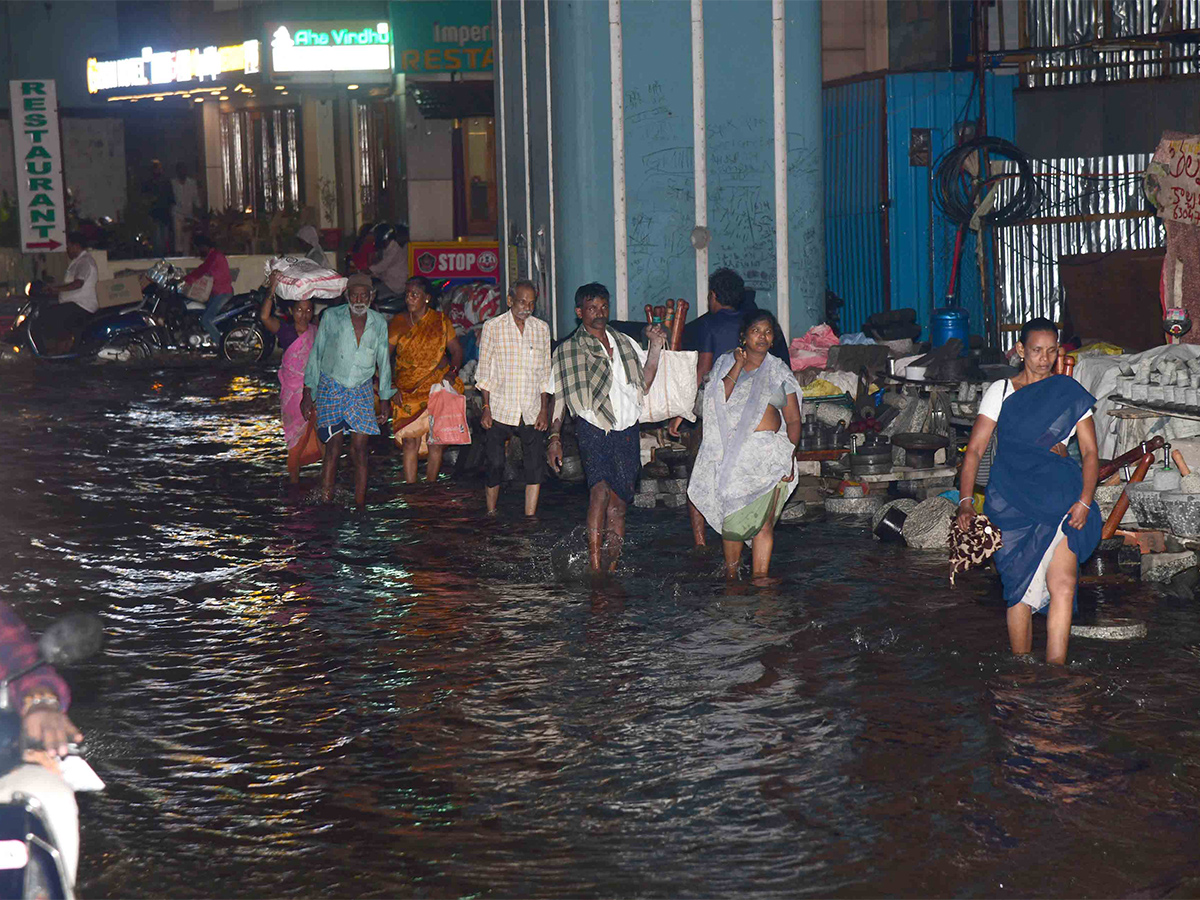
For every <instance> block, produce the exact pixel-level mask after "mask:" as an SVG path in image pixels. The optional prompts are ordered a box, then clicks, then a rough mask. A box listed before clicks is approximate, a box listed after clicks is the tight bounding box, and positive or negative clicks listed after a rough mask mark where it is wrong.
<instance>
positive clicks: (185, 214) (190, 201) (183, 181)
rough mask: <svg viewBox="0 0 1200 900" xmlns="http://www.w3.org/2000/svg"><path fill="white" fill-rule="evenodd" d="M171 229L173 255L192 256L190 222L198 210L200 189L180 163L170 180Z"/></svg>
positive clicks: (184, 166)
mask: <svg viewBox="0 0 1200 900" xmlns="http://www.w3.org/2000/svg"><path fill="white" fill-rule="evenodd" d="M171 196H172V198H173V199H174V203H172V205H171V227H172V230H173V231H174V233H175V253H176V254H178V255H179V256H191V255H192V222H193V221H194V220H195V218H196V210H197V209H199V208H200V188H199V187H198V186H197V185H196V179H195V178H192V177H191V176H190V175H188V173H187V166H186V165H185V164H184V163H180V164H179V165H177V166H176V167H175V177H174V178H172V179H171Z"/></svg>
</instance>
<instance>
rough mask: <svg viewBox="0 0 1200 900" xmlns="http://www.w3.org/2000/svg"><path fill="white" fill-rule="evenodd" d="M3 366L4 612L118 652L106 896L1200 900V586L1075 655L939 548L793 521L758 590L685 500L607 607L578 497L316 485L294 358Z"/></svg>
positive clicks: (377, 460)
mask: <svg viewBox="0 0 1200 900" xmlns="http://www.w3.org/2000/svg"><path fill="white" fill-rule="evenodd" d="M35 375H36V377H35ZM0 378H2V379H3V385H4V394H5V399H4V403H3V406H2V407H0V458H2V459H3V460H4V465H3V467H0V485H2V487H3V497H4V506H3V509H4V512H3V517H4V526H5V527H4V528H3V531H2V532H0V560H3V561H2V562H0V588H2V589H3V596H4V598H5V599H6V600H8V601H9V602H12V603H13V604H14V605H15V606H16V608H17V609H18V611H19V612H20V613H21V614H22V615H24V616H25V618H26V620H27V621H29V622H30V624H31V626H32V627H34V628H37V629H40V628H42V627H44V626H45V624H46V623H47V622H48V621H50V620H51V619H52V618H53V617H54V616H55V615H57V614H59V613H60V612H61V611H63V610H66V609H76V608H86V609H88V610H92V611H95V612H98V613H99V614H101V615H102V616H103V617H104V620H105V624H106V629H107V632H108V635H109V640H108V645H107V648H106V651H105V653H104V654H103V655H102V656H101V657H99V658H98V659H97V660H96V661H94V662H91V663H89V664H87V665H85V666H82V667H80V668H77V669H74V670H70V671H68V672H67V673H66V677H67V679H68V681H69V682H70V683H71V685H72V687H73V689H74V691H75V703H74V706H73V711H72V716H73V718H74V719H75V721H76V723H77V724H78V725H79V726H80V727H81V728H82V729H83V730H84V732H85V734H86V735H87V740H88V744H89V745H90V757H89V758H90V761H91V762H92V764H93V766H94V767H95V768H96V770H97V772H98V773H99V774H100V776H101V777H102V778H103V779H104V780H105V781H106V782H107V783H108V790H107V792H105V793H103V794H100V795H92V796H84V797H82V798H81V819H82V823H83V857H82V861H81V863H80V892H81V894H82V895H84V896H87V897H144V896H164V897H190V896H196V895H206V896H227V897H250V896H260V895H266V896H324V897H334V896H338V897H345V896H378V897H388V896H401V895H408V896H413V895H415V896H422V897H463V896H480V895H483V896H495V897H510V896H530V897H558V896H588V897H598V896H641V897H670V896H679V895H689V896H729V895H735V894H736V895H751V896H796V895H815V896H830V895H832V896H852V897H857V896H877V895H885V894H886V895H893V896H906V897H909V896H911V897H916V896H922V897H924V896H948V895H954V896H961V897H974V896H985V897H991V896H1014V897H1015V896H1038V897H1043V896H1079V897H1118V896H1141V897H1192V896H1197V895H1200V806H1198V802H1197V801H1198V799H1200V704H1198V702H1197V698H1198V696H1200V601H1197V600H1193V599H1189V600H1180V599H1173V598H1171V597H1169V596H1166V595H1164V594H1162V593H1160V592H1158V591H1157V590H1155V589H1151V588H1144V587H1142V586H1140V585H1138V584H1122V585H1117V586H1109V587H1104V588H1099V587H1096V586H1094V585H1089V586H1087V587H1085V588H1084V589H1083V591H1082V594H1081V605H1082V607H1083V609H1084V611H1085V613H1086V612H1089V611H1094V610H1095V609H1096V607H1097V606H1099V608H1100V609H1101V610H1102V611H1104V612H1105V613H1106V614H1113V615H1120V616H1131V617H1134V618H1138V619H1141V620H1143V621H1145V622H1146V623H1147V625H1148V627H1149V633H1150V638H1149V639H1148V640H1143V641H1138V642H1133V643H1102V642H1096V641H1084V640H1079V639H1076V640H1074V641H1073V642H1072V646H1071V659H1072V664H1071V665H1070V667H1069V668H1067V669H1064V670H1054V669H1049V668H1047V667H1045V666H1044V665H1042V664H1041V663H1040V662H1036V663H1031V662H1020V661H1016V660H1013V659H1012V658H1011V657H1010V656H1009V655H1008V653H1007V642H1006V637H1005V627H1004V614H1003V602H1002V600H1001V598H1000V595H999V590H998V587H996V586H995V584H994V582H993V577H992V576H990V575H979V574H972V575H970V576H968V577H965V578H963V579H961V580H960V587H959V588H958V589H956V590H955V589H951V588H950V587H949V586H948V583H947V575H948V567H947V565H946V562H945V556H944V554H941V553H934V554H920V553H916V552H913V551H909V550H906V549H904V548H902V547H895V546H891V545H889V546H884V545H880V544H879V543H877V542H875V541H873V540H872V539H871V538H870V536H869V535H868V534H867V532H866V530H865V529H863V528H855V527H850V526H844V525H837V524H832V523H823V524H816V525H810V526H805V527H789V528H781V529H780V531H779V533H778V535H777V539H776V549H775V557H774V561H773V564H772V569H773V573H774V574H776V575H779V576H781V577H782V581H781V583H780V584H778V585H777V586H774V587H770V588H756V587H750V586H746V585H735V586H733V587H732V588H727V587H726V585H725V584H724V582H723V580H722V579H721V577H720V575H719V572H720V569H721V564H720V552H719V549H718V548H716V547H713V548H712V552H711V553H710V554H709V555H707V556H700V557H697V556H694V555H690V554H689V553H688V550H689V547H690V543H691V541H690V533H689V529H688V526H687V518H686V515H685V514H684V513H683V511H682V510H664V509H659V510H653V511H648V512H647V511H642V510H631V511H630V516H629V536H628V540H627V544H626V551H625V555H624V557H623V561H622V564H621V571H620V574H619V577H617V578H616V579H615V580H613V581H612V582H611V583H610V584H609V585H608V586H606V587H604V588H600V589H593V588H592V587H589V586H588V585H586V584H584V583H581V582H578V581H573V580H570V579H569V578H563V577H560V576H559V575H558V574H556V572H555V569H554V566H553V565H552V562H551V557H552V553H551V548H552V547H553V546H554V545H555V544H556V542H559V541H561V540H563V539H564V537H565V536H566V535H568V534H569V533H570V532H571V530H572V529H574V528H576V527H577V526H579V525H581V524H582V522H583V516H584V511H585V507H586V493H585V491H584V490H583V489H582V488H579V487H575V488H564V487H562V486H560V485H559V484H558V483H554V484H552V485H549V486H548V487H547V489H546V490H545V491H544V492H543V500H542V514H541V517H540V518H539V520H537V521H536V522H532V523H527V522H525V521H523V520H522V519H521V516H520V503H521V498H520V491H519V490H516V489H512V488H510V489H508V490H507V491H506V492H505V493H503V494H502V495H501V501H500V502H501V515H500V518H499V519H498V520H496V521H486V520H484V519H483V518H482V507H483V491H482V482H481V481H474V480H458V481H454V480H443V482H442V483H441V484H439V485H437V486H436V487H425V486H419V487H411V488H410V487H405V486H403V485H400V484H398V483H397V482H398V478H399V475H398V472H399V457H398V454H397V455H396V456H395V457H387V456H379V455H375V456H373V457H372V467H373V474H372V485H371V493H370V495H369V498H368V500H369V503H370V506H369V509H368V510H367V511H366V513H364V514H357V513H355V512H353V511H351V510H348V509H332V508H313V507H307V506H304V505H302V504H301V503H300V502H298V501H299V498H300V493H299V492H289V490H288V488H287V485H286V477H285V466H284V462H285V460H284V451H283V443H282V434H281V431H280V428H279V425H278V401H277V391H276V381H275V377H274V373H273V372H270V371H262V372H259V371H254V372H246V371H237V370H218V369H215V368H213V369H202V368H193V369H158V370H142V371H119V370H116V369H104V368H96V367H79V368H65V367H64V368H57V367H50V366H46V367H39V368H38V369H37V370H36V372H33V371H30V370H26V369H9V370H5V371H3V372H2V373H0ZM315 474H316V470H315V469H310V470H308V475H307V479H306V481H307V486H309V487H311V485H312V483H313V481H314V479H315ZM343 483H345V481H343ZM1043 646H1044V627H1042V626H1040V625H1039V626H1038V627H1037V629H1036V630H1035V650H1037V652H1038V653H1039V654H1040V652H1041V649H1042V647H1043Z"/></svg>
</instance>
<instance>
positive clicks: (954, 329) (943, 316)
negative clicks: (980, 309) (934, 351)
mask: <svg viewBox="0 0 1200 900" xmlns="http://www.w3.org/2000/svg"><path fill="white" fill-rule="evenodd" d="M970 332H971V319H970V317H969V316H968V315H967V311H966V310H965V309H963V308H962V307H959V306H943V307H941V308H940V309H935V310H934V311H933V318H932V319H930V322H929V342H930V343H931V344H932V345H933V347H935V348H937V347H940V346H942V344H944V343H946V342H947V341H949V340H950V339H951V338H958V339H959V340H960V341H962V353H961V354H959V355H960V356H966V355H967V344H968V340H967V339H968V337H969V336H970Z"/></svg>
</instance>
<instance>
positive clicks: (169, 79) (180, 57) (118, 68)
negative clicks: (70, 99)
mask: <svg viewBox="0 0 1200 900" xmlns="http://www.w3.org/2000/svg"><path fill="white" fill-rule="evenodd" d="M258 57H259V50H258V41H243V42H242V43H240V44H232V45H230V46H228V47H205V48H204V49H202V50H201V49H199V48H193V49H191V50H169V51H159V50H155V49H154V48H153V47H145V48H143V50H142V55H141V56H131V57H129V58H128V59H107V60H98V59H96V58H95V57H93V58H91V59H89V60H88V61H87V86H88V93H89V94H95V93H99V92H100V91H109V90H113V89H114V88H138V87H154V86H155V85H166V84H188V83H190V82H193V81H199V82H203V81H205V80H207V81H215V80H216V79H217V78H219V77H220V76H222V75H228V74H233V73H236V74H239V75H254V74H256V73H257V72H258V68H259V59H258Z"/></svg>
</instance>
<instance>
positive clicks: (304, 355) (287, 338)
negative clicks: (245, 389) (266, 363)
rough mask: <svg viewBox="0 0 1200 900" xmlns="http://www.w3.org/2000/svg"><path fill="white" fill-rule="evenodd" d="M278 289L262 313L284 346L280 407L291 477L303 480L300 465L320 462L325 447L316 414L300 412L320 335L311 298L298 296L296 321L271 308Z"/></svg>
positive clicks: (265, 304) (264, 319)
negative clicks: (309, 416) (306, 376)
mask: <svg viewBox="0 0 1200 900" xmlns="http://www.w3.org/2000/svg"><path fill="white" fill-rule="evenodd" d="M273 294H274V291H269V292H268V294H267V299H266V300H265V301H263V308H262V312H261V314H260V318H261V319H262V323H263V325H264V326H265V327H266V328H267V330H268V331H271V332H272V333H274V334H275V336H276V338H277V339H278V341H279V345H280V346H281V347H282V348H283V361H282V362H280V364H279V410H280V417H281V418H282V419H283V436H284V439H285V440H286V441H287V446H288V481H290V482H291V483H292V484H297V483H298V482H299V481H300V469H301V468H302V467H304V466H307V465H309V464H310V463H315V462H320V461H321V459H322V458H323V457H324V455H325V448H324V447H323V446H322V444H321V442H320V441H318V440H317V428H316V418H315V417H314V418H312V419H305V418H304V415H303V413H301V412H300V398H301V397H302V396H303V395H304V367H305V365H306V364H307V363H308V354H309V351H311V350H312V347H313V340H314V339H315V338H316V336H317V326H316V324H315V323H314V322H313V320H312V319H313V303H312V301H311V300H298V301H297V302H296V303H295V305H294V307H293V309H292V321H290V322H288V321H284V320H280V319H278V318H276V317H275V316H274V315H273V313H272V309H271V304H272V301H273V299H274V298H273V296H272V295H273Z"/></svg>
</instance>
